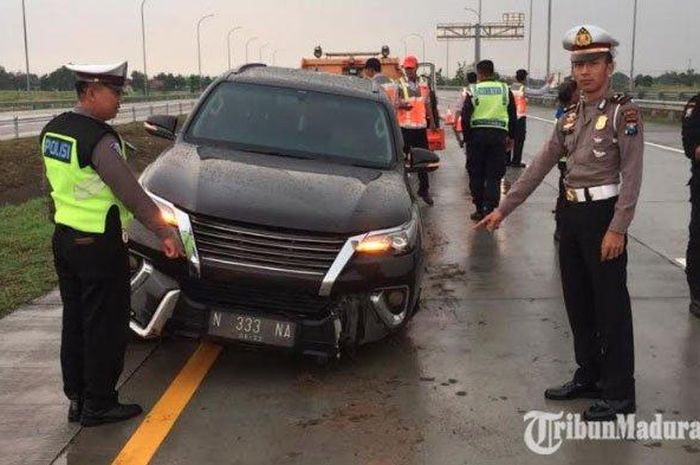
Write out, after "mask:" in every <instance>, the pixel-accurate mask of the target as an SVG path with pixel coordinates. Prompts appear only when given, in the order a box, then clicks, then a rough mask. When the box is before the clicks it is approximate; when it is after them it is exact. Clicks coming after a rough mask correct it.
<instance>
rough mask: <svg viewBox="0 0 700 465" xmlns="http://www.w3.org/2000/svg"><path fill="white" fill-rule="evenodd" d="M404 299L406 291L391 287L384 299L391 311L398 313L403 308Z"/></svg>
mask: <svg viewBox="0 0 700 465" xmlns="http://www.w3.org/2000/svg"><path fill="white" fill-rule="evenodd" d="M405 299H406V292H405V291H404V290H403V289H393V290H391V291H389V292H388V293H387V295H386V301H387V304H389V308H390V309H391V311H392V313H400V312H401V311H402V310H403V303H404V300H405Z"/></svg>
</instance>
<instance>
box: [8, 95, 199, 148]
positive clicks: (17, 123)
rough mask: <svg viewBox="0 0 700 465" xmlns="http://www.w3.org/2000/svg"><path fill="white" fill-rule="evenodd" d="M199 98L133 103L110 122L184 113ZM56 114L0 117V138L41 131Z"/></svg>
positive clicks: (117, 122)
mask: <svg viewBox="0 0 700 465" xmlns="http://www.w3.org/2000/svg"><path fill="white" fill-rule="evenodd" d="M196 102H197V100H195V99H192V100H182V101H178V102H166V103H151V104H138V103H137V104H133V105H131V106H129V107H125V108H122V109H120V111H119V113H118V114H117V116H116V117H115V118H114V119H112V120H111V121H109V123H110V124H125V123H131V122H136V121H145V120H146V118H148V117H149V116H151V115H154V114H158V113H160V114H167V115H178V116H179V115H184V114H187V113H189V112H190V111H192V109H193V108H194V105H195V103H196ZM55 116H56V114H45V115H39V116H14V117H11V118H4V119H2V118H0V139H13V138H15V139H17V138H20V137H30V136H34V135H37V134H39V133H40V132H41V130H42V128H43V127H44V126H45V125H46V123H48V122H49V121H51V119H53V118H54V117H55Z"/></svg>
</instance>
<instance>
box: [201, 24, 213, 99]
mask: <svg viewBox="0 0 700 465" xmlns="http://www.w3.org/2000/svg"><path fill="white" fill-rule="evenodd" d="M212 16H214V14H213V13H212V14H208V15H204V16H202V17H201V18H199V21H197V70H198V72H199V86H200V88H201V86H202V47H201V42H200V40H199V29H200V26H201V25H202V21H204V20H205V19H207V18H211V17H212Z"/></svg>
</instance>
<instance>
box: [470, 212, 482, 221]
mask: <svg viewBox="0 0 700 465" xmlns="http://www.w3.org/2000/svg"><path fill="white" fill-rule="evenodd" d="M469 218H471V220H472V221H481V220H483V219H484V214H483V213H481V212H480V211H478V210H477V211H475V212H474V213H472V214H471V216H470V217H469Z"/></svg>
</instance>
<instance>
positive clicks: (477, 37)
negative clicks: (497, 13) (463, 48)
mask: <svg viewBox="0 0 700 465" xmlns="http://www.w3.org/2000/svg"><path fill="white" fill-rule="evenodd" d="M464 11H469V12H471V13H474V14H475V15H476V16H477V23H476V25H475V26H474V63H475V64H476V63H479V62H480V61H481V0H479V11H476V10H475V9H473V8H468V7H465V8H464Z"/></svg>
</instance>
